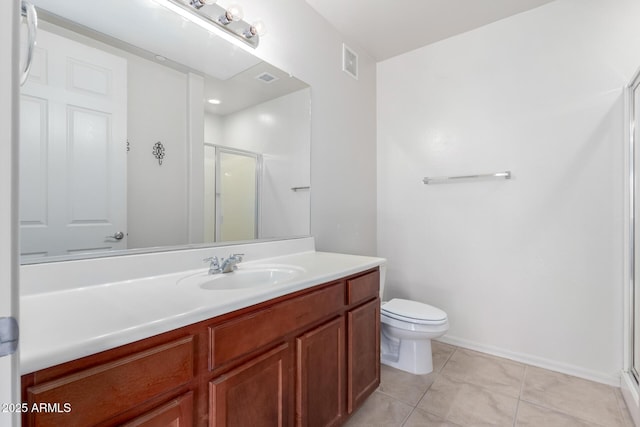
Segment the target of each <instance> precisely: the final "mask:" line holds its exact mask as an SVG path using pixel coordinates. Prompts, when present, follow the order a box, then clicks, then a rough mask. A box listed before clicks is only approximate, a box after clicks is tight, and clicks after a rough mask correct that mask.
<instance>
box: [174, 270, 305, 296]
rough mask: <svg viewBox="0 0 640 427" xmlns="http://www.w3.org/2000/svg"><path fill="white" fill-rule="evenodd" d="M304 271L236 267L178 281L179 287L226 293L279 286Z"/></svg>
mask: <svg viewBox="0 0 640 427" xmlns="http://www.w3.org/2000/svg"><path fill="white" fill-rule="evenodd" d="M304 272H305V270H304V269H303V268H300V267H296V266H289V265H256V266H251V267H244V266H238V269H237V270H236V271H234V272H232V273H221V274H208V273H207V272H204V273H199V274H196V275H193V276H188V277H185V278H182V279H180V280H179V282H178V283H179V284H180V285H181V286H199V287H200V288H202V289H206V290H212V291H228V290H236V289H248V288H256V287H266V286H273V285H279V284H282V283H286V282H289V281H291V280H293V279H295V278H296V277H297V276H299V275H300V274H302V273H304Z"/></svg>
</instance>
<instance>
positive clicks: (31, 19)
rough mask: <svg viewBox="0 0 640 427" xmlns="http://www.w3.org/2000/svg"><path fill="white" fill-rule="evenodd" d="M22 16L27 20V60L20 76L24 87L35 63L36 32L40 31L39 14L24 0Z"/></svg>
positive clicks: (21, 7) (22, 2)
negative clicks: (32, 64)
mask: <svg viewBox="0 0 640 427" xmlns="http://www.w3.org/2000/svg"><path fill="white" fill-rule="evenodd" d="M20 14H21V15H22V16H24V17H25V18H26V19H27V58H26V60H25V64H24V68H22V69H21V73H22V74H21V75H20V86H23V85H24V84H25V83H26V82H27V78H28V77H29V70H30V69H31V63H32V62H33V52H34V50H35V47H36V31H37V29H38V13H37V12H36V8H35V6H34V5H32V4H31V3H29V2H28V1H25V0H22V1H21V2H20Z"/></svg>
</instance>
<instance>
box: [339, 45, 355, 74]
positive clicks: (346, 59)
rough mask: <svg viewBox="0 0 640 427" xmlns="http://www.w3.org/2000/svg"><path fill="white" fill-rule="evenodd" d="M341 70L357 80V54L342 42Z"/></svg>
mask: <svg viewBox="0 0 640 427" xmlns="http://www.w3.org/2000/svg"><path fill="white" fill-rule="evenodd" d="M342 71H344V72H345V73H347V74H349V75H350V76H351V77H353V78H354V79H356V80H358V54H357V53H355V52H354V51H353V49H351V48H350V47H349V46H347V45H346V44H344V43H343V44H342Z"/></svg>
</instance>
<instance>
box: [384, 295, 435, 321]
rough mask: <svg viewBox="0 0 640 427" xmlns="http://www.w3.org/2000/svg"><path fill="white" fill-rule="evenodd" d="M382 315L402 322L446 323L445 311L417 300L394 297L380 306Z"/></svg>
mask: <svg viewBox="0 0 640 427" xmlns="http://www.w3.org/2000/svg"><path fill="white" fill-rule="evenodd" d="M380 312H381V314H383V315H384V316H387V317H390V318H392V319H396V320H400V321H403V322H409V323H417V324H420V325H442V324H444V323H447V313H445V312H444V311H442V310H440V309H439V308H436V307H432V306H430V305H428V304H423V303H421V302H417V301H411V300H406V299H400V298H394V299H392V300H391V301H389V302H387V303H385V304H384V305H383V306H382V307H380Z"/></svg>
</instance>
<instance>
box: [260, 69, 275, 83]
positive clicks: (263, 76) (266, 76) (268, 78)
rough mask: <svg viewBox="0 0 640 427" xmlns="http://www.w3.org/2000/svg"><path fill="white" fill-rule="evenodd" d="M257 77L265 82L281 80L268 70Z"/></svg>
mask: <svg viewBox="0 0 640 427" xmlns="http://www.w3.org/2000/svg"><path fill="white" fill-rule="evenodd" d="M256 79H258V80H261V81H262V82H264V83H273V82H275V81H276V80H280V79H279V78H278V77H276V76H274V75H273V74H271V73H268V72H266V71H265V72H264V73H260V74H258V75H257V76H256Z"/></svg>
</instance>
